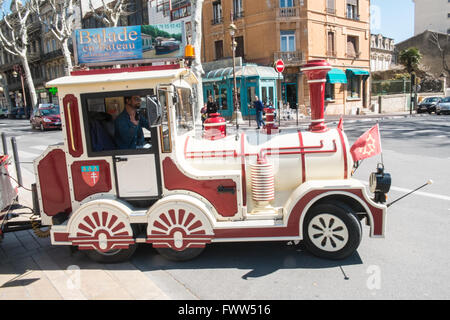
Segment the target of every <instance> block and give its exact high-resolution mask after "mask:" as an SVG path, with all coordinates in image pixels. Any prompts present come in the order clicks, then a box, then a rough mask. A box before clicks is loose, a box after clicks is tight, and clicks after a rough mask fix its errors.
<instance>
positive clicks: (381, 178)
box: [369, 163, 391, 193]
mask: <svg viewBox="0 0 450 320" xmlns="http://www.w3.org/2000/svg"><path fill="white" fill-rule="evenodd" d="M390 188H391V175H390V174H389V173H385V172H384V165H383V164H381V163H379V164H378V166H377V172H372V173H371V174H370V178H369V189H370V192H372V193H388V192H389V189H390Z"/></svg>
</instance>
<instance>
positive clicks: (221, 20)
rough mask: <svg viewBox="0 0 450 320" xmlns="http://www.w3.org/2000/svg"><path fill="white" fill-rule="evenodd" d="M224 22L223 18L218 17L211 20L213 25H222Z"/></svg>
mask: <svg viewBox="0 0 450 320" xmlns="http://www.w3.org/2000/svg"><path fill="white" fill-rule="evenodd" d="M222 22H223V17H216V18H214V19H212V20H211V24H212V25H216V24H221V23H222Z"/></svg>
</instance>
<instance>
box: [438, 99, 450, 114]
mask: <svg viewBox="0 0 450 320" xmlns="http://www.w3.org/2000/svg"><path fill="white" fill-rule="evenodd" d="M436 114H437V115H440V114H450V97H445V98H444V99H442V100H441V102H439V103H438V104H437V106H436Z"/></svg>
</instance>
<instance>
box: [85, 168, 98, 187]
mask: <svg viewBox="0 0 450 320" xmlns="http://www.w3.org/2000/svg"><path fill="white" fill-rule="evenodd" d="M81 176H82V177H83V180H84V182H86V183H87V185H88V186H90V187H93V186H95V185H96V184H97V182H98V180H99V179H100V168H99V166H82V167H81Z"/></svg>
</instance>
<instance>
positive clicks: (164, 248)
mask: <svg viewBox="0 0 450 320" xmlns="http://www.w3.org/2000/svg"><path fill="white" fill-rule="evenodd" d="M329 69H330V66H329V64H327V63H326V62H325V61H311V62H310V63H308V64H307V65H305V66H304V67H303V69H302V71H303V72H304V73H305V74H307V76H308V79H309V83H310V89H311V90H310V91H311V110H312V111H311V119H312V123H311V126H310V128H309V130H308V131H297V132H290V133H288V132H286V133H284V132H281V133H277V134H270V133H273V132H270V131H271V130H268V131H265V132H256V131H251V130H249V131H246V132H243V131H242V132H236V134H228V135H226V134H225V130H224V128H223V125H224V124H223V123H219V124H220V126H222V127H221V128H219V129H217V130H218V135H216V136H214V134H213V133H211V132H206V133H207V134H204V133H203V134H202V133H198V132H196V127H195V124H194V114H193V113H194V112H193V95H192V93H191V88H192V86H193V85H194V84H196V83H197V81H198V80H197V79H196V78H195V76H194V75H193V74H192V73H191V72H190V70H189V69H187V68H184V67H180V66H179V65H165V66H153V67H152V66H149V67H137V68H127V69H109V70H108V69H107V70H88V71H75V72H72V74H71V76H67V77H63V78H59V79H56V80H53V81H51V82H50V83H48V84H47V86H52V87H57V88H58V93H59V99H60V105H61V106H62V122H63V135H64V143H63V144H61V145H54V146H50V147H49V148H48V149H47V150H46V151H45V152H44V153H43V154H42V155H41V156H40V157H39V158H38V159H36V160H35V162H34V166H35V172H36V178H37V179H36V180H37V182H36V183H37V194H36V197H37V199H38V200H39V210H40V214H41V221H42V225H49V226H51V241H52V244H54V245H71V246H77V247H78V248H79V249H81V250H86V253H87V254H88V255H89V256H90V257H91V258H92V259H94V260H96V261H100V262H115V261H122V260H124V259H127V258H129V257H130V256H131V255H132V254H133V252H134V251H135V249H136V246H137V244H139V243H147V244H151V245H152V246H153V247H154V248H156V250H157V251H158V252H159V253H160V254H162V255H163V256H165V257H167V258H169V259H174V260H186V259H190V258H193V257H195V256H197V255H198V254H199V253H200V252H201V251H202V250H203V249H204V248H205V246H206V245H207V244H209V243H212V242H242V241H291V240H303V241H304V243H305V247H306V248H307V249H308V250H309V251H310V252H312V253H313V254H315V255H318V256H320V257H325V258H330V259H341V258H345V257H347V256H349V255H351V254H352V253H353V252H354V251H355V250H356V249H357V247H358V245H359V243H360V241H361V237H362V227H361V223H360V221H361V220H363V219H364V218H365V219H366V223H367V224H368V225H370V236H371V237H383V236H384V233H385V221H386V206H385V205H384V204H383V203H381V202H382V201H378V203H377V202H375V201H374V200H373V199H371V196H370V195H369V193H368V191H367V190H366V188H365V186H364V185H363V184H362V183H361V182H359V181H357V180H355V179H352V178H351V173H352V168H353V164H354V163H353V160H352V156H351V154H350V152H349V149H350V147H349V143H348V141H347V137H346V135H345V133H344V132H343V130H342V128H341V127H338V128H335V129H331V128H327V126H326V125H325V124H324V109H323V106H324V82H325V78H326V74H327V72H328V71H329ZM131 95H138V96H140V97H142V106H141V107H142V108H143V109H144V110H145V115H146V116H147V117H148V119H149V121H150V122H151V123H152V126H151V129H150V130H149V131H148V132H146V142H147V145H146V147H144V148H140V149H135V150H117V149H110V150H108V149H107V148H103V149H102V148H100V149H96V147H95V146H96V145H97V143H96V142H95V140H96V139H98V138H99V136H100V137H102V136H103V137H106V136H107V135H108V136H109V137H113V136H114V134H113V132H111V131H109V132H106V133H105V132H103V133H102V134H103V135H99V134H98V130H97V129H98V128H97V129H96V126H100V128H102V130H103V129H105V131H108V128H110V129H111V128H113V126H111V123H112V122H111V121H112V119H111V115H110V114H109V115H108V112H110V111H111V110H113V111H111V112H110V113H113V112H114V110H115V109H117V108H119V109H120V106H121V105H123V97H124V96H131ZM143 116H144V115H143ZM209 129H211V128H208V129H207V130H209ZM269 129H271V128H269ZM197 130H198V129H197ZM378 198H380V197H378ZM381 198H383V197H381Z"/></svg>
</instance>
